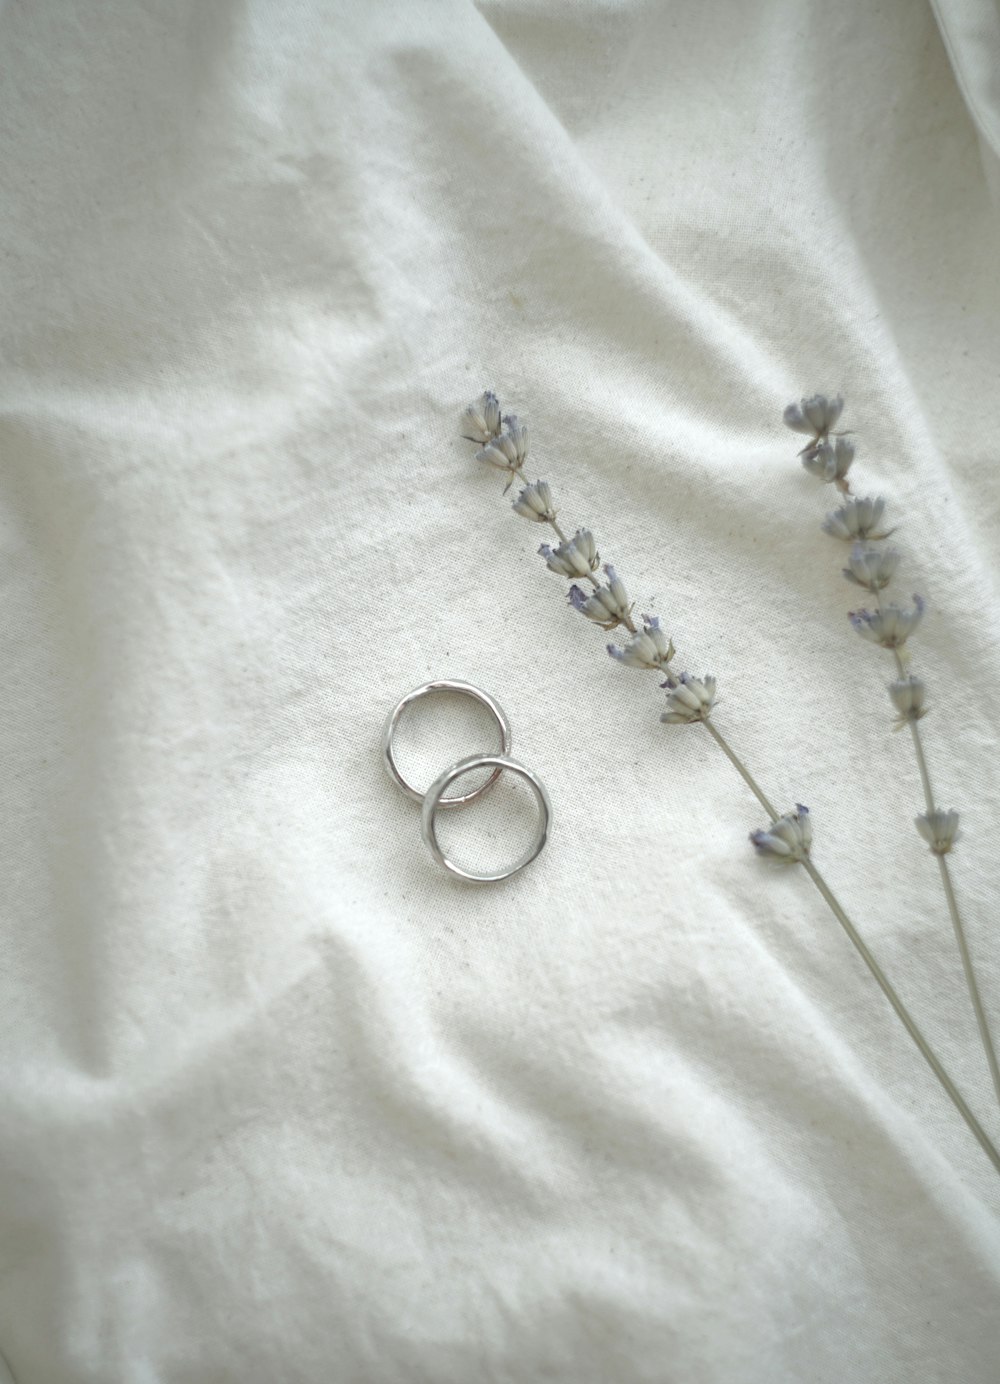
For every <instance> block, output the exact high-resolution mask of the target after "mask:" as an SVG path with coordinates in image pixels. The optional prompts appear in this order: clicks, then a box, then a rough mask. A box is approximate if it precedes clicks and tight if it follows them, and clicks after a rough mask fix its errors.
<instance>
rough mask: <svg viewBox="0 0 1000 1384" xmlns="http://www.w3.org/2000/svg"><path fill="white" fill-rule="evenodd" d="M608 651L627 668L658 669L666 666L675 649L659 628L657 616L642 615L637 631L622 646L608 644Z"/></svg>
mask: <svg viewBox="0 0 1000 1384" xmlns="http://www.w3.org/2000/svg"><path fill="white" fill-rule="evenodd" d="M608 653H609V654H610V655H611V657H612V658H616V659H617V660H618V662H619V663H624V664H625V665H626V666H627V667H629V668H650V669H654V670H660V669H663V668H665V667H666V666H667V664H668V663H669V662H670V660H671V659H672V658H673V656H674V653H675V650H674V646H673V642H672V641H671V640H670V639H668V638H667V636H666V635H665V634H664V633H663V630H662V629H661V628H660V621H659V619H658V618H657V616H655V615H644V616H643V617H642V629H641V630H640V631H639V633H638V634H634V635H633V636H632V638H631V639H630V640H629V642H628V643H627V644H626V645H625V647H624V648H619V647H618V645H617V644H609V645H608Z"/></svg>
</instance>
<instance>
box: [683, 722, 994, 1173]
mask: <svg viewBox="0 0 1000 1384" xmlns="http://www.w3.org/2000/svg"><path fill="white" fill-rule="evenodd" d="M702 725H703V726H704V727H705V729H706V730H707V731H708V732H709V734H710V735H711V736H712V738H713V740H714V741H715V743H716V744H717V745H718V746H719V749H720V750H722V752H723V754H724V755H725V756H726V758H727V759H728V760H729V762H730V764H732V766H733V768H734V769H735V770H736V771H737V773H738V774H739V775H740V777H741V778H742V779H743V781H744V783H745V784H746V785H747V787H748V788H749V789H750V791H751V793H753V795H754V797H755V798H756V799H757V801H758V802H759V803H760V805H761V807H763V809H764V811H765V812H767V813H768V815H769V816H770V818H771V820H772V821H777V818H778V814H777V813H776V812H775V810H774V808H773V807H772V805H771V803H770V802H769V801H768V798H767V796H766V794H765V793H764V792H763V790H762V789H761V787H760V785H759V784H758V783H757V781H756V779H755V778H754V777H753V775H752V774H751V773H750V770H749V769H748V768H747V767H746V765H745V764H744V763H743V761H742V760H741V759H740V757H739V755H738V754H737V753H736V751H735V750H734V749H733V748H732V746H731V745H730V744H729V742H728V741H727V740H726V739H725V737H724V736H723V735H722V733H721V732H720V731H719V730H717V729H716V727H715V726H713V724H712V722H711V720H710V719H706V720H703V721H702ZM939 858H940V859H941V860H942V862H943V857H939ZM802 865H803V867H804V868H805V871H806V873H807V874H808V876H809V878H810V879H811V880H812V882H813V884H814V885H815V886H816V888H817V889H818V890H819V893H820V895H821V896H822V898H823V901H824V902H825V903H826V905H827V907H828V908H829V909H830V912H831V913H832V914H833V916H834V917H835V918H836V919H837V922H838V923H840V925H841V927H842V928H843V929H844V931H845V932H846V933H847V936H848V938H849V939H850V941H851V942H852V943H853V945H854V947H855V949H856V950H857V952H858V953H859V955H860V956H861V959H862V960H863V961H864V963H865V965H866V966H867V967H868V969H869V971H870V972H871V974H872V976H873V977H874V979H875V981H876V983H877V984H878V986H879V989H880V990H881V991H882V993H883V994H884V995H885V997H886V999H887V1000H888V1001H889V1003H890V1004H891V1005H892V1007H893V1009H894V1010H895V1011H896V1015H897V1017H898V1018H899V1020H900V1022H901V1023H902V1025H903V1027H904V1028H905V1029H906V1031H907V1033H908V1034H909V1035H910V1037H911V1038H912V1039H913V1041H914V1043H915V1044H916V1045H917V1048H918V1049H919V1051H920V1055H921V1056H922V1057H923V1059H924V1061H925V1062H926V1063H927V1065H928V1066H929V1067H930V1069H931V1071H932V1072H933V1073H934V1075H935V1076H936V1077H937V1079H938V1081H939V1082H940V1083H941V1086H942V1087H943V1088H944V1091H945V1094H946V1095H947V1096H948V1098H949V1100H950V1101H951V1102H952V1104H953V1105H954V1106H955V1109H956V1110H957V1111H958V1113H959V1114H960V1115H961V1117H962V1119H963V1120H964V1121H965V1123H966V1124H967V1125H968V1127H969V1129H970V1130H971V1132H972V1134H973V1136H974V1137H975V1139H976V1141H977V1142H978V1143H979V1145H980V1147H981V1148H982V1150H983V1152H984V1153H985V1154H986V1156H987V1158H988V1159H989V1160H990V1162H991V1163H992V1164H993V1166H994V1168H996V1170H997V1172H998V1173H1000V1153H998V1152H997V1149H996V1147H995V1146H994V1144H993V1142H992V1141H991V1139H990V1137H989V1135H988V1134H987V1133H986V1131H985V1130H984V1129H983V1127H982V1125H981V1124H980V1123H979V1121H978V1120H977V1119H976V1117H975V1115H973V1113H972V1111H971V1110H970V1109H969V1107H968V1105H967V1104H966V1102H965V1100H964V1098H963V1097H962V1094H961V1092H960V1091H959V1090H958V1087H957V1086H956V1085H955V1083H954V1082H953V1081H952V1079H951V1077H950V1076H949V1075H948V1073H947V1072H946V1071H945V1069H944V1067H943V1066H942V1065H941V1063H940V1062H939V1060H938V1059H937V1057H936V1056H935V1055H934V1052H933V1049H932V1048H931V1046H930V1044H929V1043H928V1042H927V1039H926V1038H925V1037H924V1035H923V1033H922V1032H921V1031H920V1029H919V1027H918V1026H917V1023H916V1020H915V1019H914V1018H913V1016H912V1015H911V1013H910V1011H909V1010H908V1009H907V1007H906V1005H905V1004H904V1003H903V1001H902V1000H901V999H900V997H899V995H898V994H897V992H896V989H895V987H894V986H893V985H892V984H891V983H890V981H889V978H888V976H887V975H886V974H885V972H884V971H883V969H882V967H881V966H880V965H879V963H878V961H876V959H875V957H874V955H873V954H872V952H871V951H870V949H869V948H868V946H867V944H866V943H865V941H864V939H863V938H862V937H861V934H860V933H859V932H858V930H857V928H856V927H855V926H854V924H853V923H852V922H851V920H850V918H849V917H848V916H847V914H846V913H845V912H844V909H843V908H842V906H841V904H840V903H839V901H838V900H837V898H836V896H835V894H834V893H833V891H832V890H831V888H830V886H829V885H828V884H827V882H826V880H825V879H824V878H823V876H822V875H821V874H820V872H819V870H817V868H816V866H815V865H814V864H813V863H812V861H811V860H810V859H809V858H808V856H807V857H806V858H805V859H804V860H803V861H802Z"/></svg>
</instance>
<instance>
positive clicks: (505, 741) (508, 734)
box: [382, 678, 514, 808]
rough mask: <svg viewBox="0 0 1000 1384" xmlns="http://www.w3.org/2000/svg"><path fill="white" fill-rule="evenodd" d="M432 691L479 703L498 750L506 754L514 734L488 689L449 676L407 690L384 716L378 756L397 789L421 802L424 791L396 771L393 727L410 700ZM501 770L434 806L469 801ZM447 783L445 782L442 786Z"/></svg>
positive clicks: (493, 779)
mask: <svg viewBox="0 0 1000 1384" xmlns="http://www.w3.org/2000/svg"><path fill="white" fill-rule="evenodd" d="M432 692H456V693H458V694H459V695H460V696H463V697H472V698H473V700H474V701H477V702H479V703H480V704H481V705H482V706H484V707H485V708H486V710H487V711H488V712H489V713H490V715H491V716H492V717H493V719H494V721H496V723H497V727H498V728H499V731H500V753H501V754H502V755H509V754H510V749H511V745H512V744H513V743H514V736H513V733H512V731H511V728H510V721H509V720H508V719H507V713H506V712H505V711H504V709H503V707H502V706H501V705H500V703H499V702H498V701H496V699H495V698H493V697H491V696H490V694H489V693H488V692H484V691H483V690H482V689H481V688H479V687H473V685H472V683H471V682H454V681H452V680H451V679H450V678H438V679H436V680H435V681H434V682H425V683H423V685H422V686H420V687H415V688H414V689H413V691H412V692H407V694H406V696H405V697H403V698H401V700H400V701H398V702H397V703H396V705H395V706H394V707H393V709H392V710H391V711H390V712H389V715H388V717H387V718H386V722H385V726H384V728H383V730H382V758H383V760H384V761H385V767H386V769H387V770H388V773H389V777H390V778H391V779H392V781H393V783H395V784H396V786H397V787H399V788H401V789H402V790H403V792H404V793H405V794H406V796H407V797H408V798H412V799H413V801H414V802H416V803H422V802H423V801H424V797H425V794H424V793H421V791H420V789H419V788H415V787H414V786H413V784H412V783H410V782H408V781H407V780H406V779H405V778H404V777H403V775H402V774H401V773H400V771H399V765H398V764H397V763H396V756H395V754H394V753H393V748H392V741H393V736H394V735H395V734H396V727H397V726H398V725H399V718H400V717H401V716H402V714H403V712H404V711H405V710H406V708H407V707H408V706H409V705H410V704H411V703H412V702H416V701H419V699H420V698H421V697H427V696H429V695H430V694H431V693H432ZM502 773H503V770H502V769H499V768H497V769H494V771H493V773H492V774H490V776H489V778H488V779H487V780H486V782H485V783H481V784H480V785H479V787H478V788H471V789H470V790H469V792H468V793H463V794H462V795H461V796H460V797H459V796H456V797H453V798H442V799H441V801H440V802H439V804H438V806H439V807H443V808H451V807H464V806H465V805H466V803H471V802H473V801H474V800H475V799H476V798H478V797H480V796H481V795H482V794H483V793H485V792H486V791H487V790H488V789H490V788H492V787H493V785H494V784H495V783H496V781H497V779H498V778H499V777H500V775H501V774H502ZM446 786H447V785H446Z"/></svg>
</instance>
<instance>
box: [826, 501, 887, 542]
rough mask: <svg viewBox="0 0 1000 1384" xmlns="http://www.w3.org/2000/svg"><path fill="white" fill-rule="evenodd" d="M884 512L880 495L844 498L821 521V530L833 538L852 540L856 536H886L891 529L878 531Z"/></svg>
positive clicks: (883, 503) (883, 502) (883, 504)
mask: <svg viewBox="0 0 1000 1384" xmlns="http://www.w3.org/2000/svg"><path fill="white" fill-rule="evenodd" d="M884 513H885V500H883V498H882V496H881V495H878V496H876V498H875V499H871V498H865V499H863V500H859V499H850V500H846V501H845V502H844V504H842V505H841V507H840V508H839V509H835V510H833V511H832V512H831V513H830V514H828V515H827V516H826V518H825V520H824V521H823V532H824V533H829V534H832V536H833V537H834V538H843V539H845V540H846V541H847V542H849V543H850V542H853V541H854V540H855V539H857V538H888V537H889V533H891V530H887V531H885V532H882V533H880V532H879V524H880V523H881V522H882V515H883V514H884Z"/></svg>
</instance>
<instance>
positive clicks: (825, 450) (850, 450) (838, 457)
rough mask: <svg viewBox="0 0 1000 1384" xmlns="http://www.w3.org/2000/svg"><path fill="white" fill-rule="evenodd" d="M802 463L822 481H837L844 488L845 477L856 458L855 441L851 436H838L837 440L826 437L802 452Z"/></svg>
mask: <svg viewBox="0 0 1000 1384" xmlns="http://www.w3.org/2000/svg"><path fill="white" fill-rule="evenodd" d="M800 455H801V457H802V465H803V466H804V467H805V468H806V470H807V471H808V472H809V474H810V475H811V476H815V477H816V479H817V480H820V481H836V483H837V484H838V485H839V486H841V488H843V484H844V478H845V476H846V475H847V473H848V471H849V470H850V469H851V462H852V461H853V460H854V443H853V442H852V441H851V439H850V438H849V437H838V438H837V440H836V441H835V442H828V441H826V439H824V440H823V441H821V442H816V443H814V444H813V445H812V446H809V447H807V448H806V449H805V451H804V452H802V453H800Z"/></svg>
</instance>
